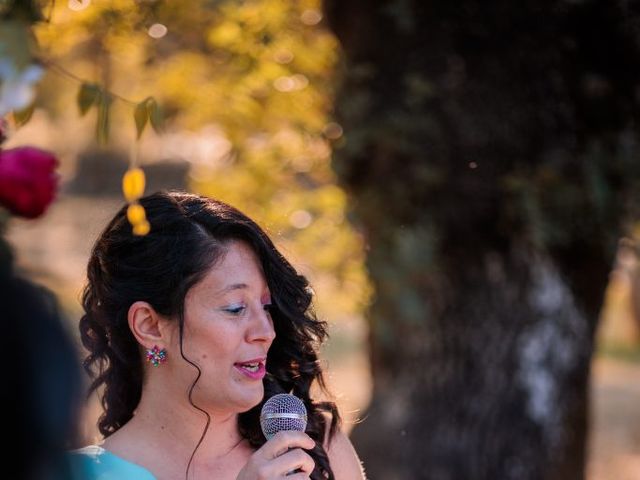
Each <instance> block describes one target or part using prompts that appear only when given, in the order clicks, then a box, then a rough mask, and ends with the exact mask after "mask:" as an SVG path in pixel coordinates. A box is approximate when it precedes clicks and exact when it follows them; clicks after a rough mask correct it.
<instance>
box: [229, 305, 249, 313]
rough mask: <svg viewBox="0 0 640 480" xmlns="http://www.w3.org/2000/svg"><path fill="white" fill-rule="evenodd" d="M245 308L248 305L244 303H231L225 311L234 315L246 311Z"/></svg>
mask: <svg viewBox="0 0 640 480" xmlns="http://www.w3.org/2000/svg"><path fill="white" fill-rule="evenodd" d="M245 308H246V307H245V306H244V305H231V306H230V307H227V308H225V309H224V311H225V312H228V313H230V314H232V315H239V314H241V313H242V312H244V310H245Z"/></svg>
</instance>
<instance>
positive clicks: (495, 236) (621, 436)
mask: <svg viewBox="0 0 640 480" xmlns="http://www.w3.org/2000/svg"><path fill="white" fill-rule="evenodd" d="M0 8H2V9H3V10H1V12H2V14H3V20H2V21H3V22H4V24H5V25H6V26H11V27H12V28H13V27H16V26H17V27H18V28H22V27H24V28H26V29H27V30H28V31H29V32H31V33H32V34H33V38H34V39H35V43H36V44H37V47H36V46H35V44H33V45H27V43H24V45H23V44H22V43H20V40H18V37H16V36H11V35H10V34H8V33H4V34H3V37H2V38H1V39H0V40H1V41H3V42H5V43H4V45H13V46H16V45H18V44H19V45H21V47H20V48H18V47H16V48H17V49H18V50H20V51H22V50H21V48H22V47H24V48H29V49H30V50H29V51H31V52H32V53H33V54H34V55H35V57H36V58H37V59H38V62H40V64H41V65H42V66H43V67H44V71H43V76H42V78H41V79H40V80H39V82H38V83H37V85H34V86H33V92H34V95H35V97H34V100H33V104H31V102H30V101H29V102H27V103H28V105H25V107H27V108H24V109H23V108H20V109H19V110H20V111H19V114H18V115H14V116H13V117H12V119H11V121H10V123H9V124H8V127H7V129H8V140H7V141H6V142H5V143H4V145H3V149H11V148H15V147H19V146H23V145H33V146H37V147H39V148H42V149H46V150H49V151H52V152H53V153H54V154H55V155H56V157H57V158H58V160H59V167H58V171H59V174H60V180H61V181H60V189H59V192H58V196H57V199H56V200H55V201H54V202H53V204H52V205H51V206H50V207H49V209H48V210H47V212H46V214H44V215H43V216H41V217H39V218H37V219H35V220H27V219H21V218H19V217H17V216H16V217H13V218H11V219H10V220H9V221H8V224H7V229H6V234H5V236H6V238H7V240H8V242H9V243H10V245H11V246H12V248H13V250H14V253H15V256H16V263H17V265H18V267H19V269H20V270H21V271H22V272H24V274H25V275H26V276H28V277H29V278H30V279H32V280H34V281H36V282H39V283H41V284H43V285H46V286H47V287H49V288H50V289H51V290H53V291H54V292H55V293H56V295H57V297H58V299H59V301H60V302H61V305H62V307H63V310H64V312H65V318H66V319H67V320H68V327H69V328H68V330H69V333H70V335H72V336H74V337H75V338H76V339H77V333H76V330H77V328H76V324H77V321H78V319H79V318H80V315H81V309H80V305H79V301H78V298H79V295H80V292H81V289H82V286H83V282H84V279H85V267H86V262H87V259H88V256H89V252H90V249H91V246H92V243H93V241H94V240H95V239H96V237H97V236H98V235H99V233H100V231H101V230H102V228H104V226H105V225H106V222H107V221H108V220H109V219H110V218H111V217H112V216H113V215H114V213H115V212H116V210H118V209H119V208H120V207H121V206H122V205H123V203H124V199H123V197H122V191H121V179H122V176H123V174H124V173H125V171H126V170H127V169H128V168H129V166H130V165H132V163H135V164H136V165H138V166H140V167H141V168H143V170H144V171H145V173H146V178H147V186H146V191H147V192H152V191H155V190H158V189H163V188H175V189H187V190H189V191H193V192H197V193H201V194H205V195H209V196H212V197H216V198H219V199H221V200H223V201H225V202H228V203H230V204H232V205H234V206H236V207H238V208H240V209H241V210H243V211H244V212H246V213H247V214H248V215H249V216H251V217H252V218H254V219H256V220H257V221H258V223H260V224H261V225H262V226H263V227H265V228H266V229H267V231H268V232H269V233H270V234H271V236H272V238H273V239H274V240H275V242H276V244H277V245H278V246H279V248H280V249H281V251H282V252H283V253H284V254H285V256H287V257H288V258H289V259H290V260H292V263H293V264H294V265H295V266H296V267H297V268H298V269H299V271H301V272H302V273H303V274H304V275H306V276H307V277H308V278H309V279H310V281H311V283H312V285H313V287H314V291H315V298H316V309H317V313H318V316H319V317H320V318H323V319H325V320H327V321H328V322H329V324H330V333H331V339H330V341H329V342H328V344H327V345H326V346H325V347H324V350H323V361H324V362H325V365H326V368H327V370H328V375H329V386H330V388H331V390H332V392H333V393H334V394H335V401H337V403H338V405H339V407H340V408H341V411H342V414H343V416H344V418H345V425H344V427H345V430H346V431H348V432H350V433H351V435H352V441H353V442H354V444H355V446H356V449H357V450H358V452H359V453H360V455H361V457H362V459H363V461H364V463H365V467H366V468H367V471H368V473H369V475H370V477H371V478H373V479H390V480H394V479H416V478H425V479H435V480H447V479H532V480H533V479H544V480H552V479H553V480H555V479H560V478H562V479H588V480H605V479H613V478H615V479H618V480H634V479H635V480H637V479H640V409H639V408H638V405H640V269H639V268H640V267H639V265H638V248H639V247H638V240H639V239H640V224H639V223H638V220H639V219H640V217H639V216H638V199H639V193H638V192H640V189H639V188H638V186H640V182H639V181H640V155H639V149H638V140H639V139H640V136H639V135H640V131H639V130H638V120H639V118H638V117H639V112H640V11H639V9H638V7H637V6H636V7H633V6H632V5H631V4H630V3H627V2H617V1H586V0H585V1H580V0H578V1H542V2H533V1H525V2H522V3H520V2H517V3H514V4H512V3H510V2H499V1H495V2H488V3H484V2H477V1H470V0H461V1H460V2H437V1H423V2H419V1H417V0H416V1H411V0H395V1H386V2H384V1H379V0H372V1H369V2H363V1H361V0H343V1H332V0H326V1H325V2H324V3H323V2H321V1H320V0H297V1H294V0H244V1H222V0H218V1H212V0H210V1H207V0H194V1H190V2H165V1H154V0H113V1H109V2H105V1H97V0H93V1H91V0H62V1H60V0H59V1H56V2H53V1H51V2H39V3H38V2H35V3H32V2H10V1H9V2H2V4H1V5H0ZM38 15H39V16H38ZM9 31H10V29H9V28H6V29H5V32H9ZM8 51H9V54H7V52H8ZM3 55H4V56H5V57H6V56H8V57H11V55H12V50H11V49H9V50H7V49H6V48H5V49H4V50H0V57H2V56H3ZM0 70H2V69H0ZM3 71H4V72H5V73H2V72H3ZM3 75H4V76H3ZM0 77H1V78H2V79H3V84H2V85H1V86H0V88H3V89H4V90H5V92H4V93H3V94H6V90H7V89H8V86H9V81H8V80H7V79H8V76H7V74H6V70H2V71H0ZM87 92H94V93H95V92H99V93H97V94H95V95H94V96H93V97H91V95H89V96H87ZM149 97H152V99H153V100H152V103H153V105H154V109H156V108H157V110H153V111H152V110H151V109H150V110H149V120H150V122H151V123H153V125H149V126H147V128H146V129H145V130H144V131H143V132H140V125H138V130H137V129H136V115H135V112H136V111H139V109H138V106H139V105H141V104H144V105H150V103H149V101H147V99H148V98H149ZM145 102H146V103H145ZM156 106H157V107H156ZM14 110H16V109H15V108H14ZM161 124H162V125H161ZM151 126H153V127H156V128H155V129H152V128H151ZM155 130H157V131H155ZM138 137H139V138H138ZM1 161H2V159H1V158H0V162H1ZM78 352H79V355H82V351H81V347H80V346H79V345H78ZM98 414H99V410H98V406H97V403H96V402H95V399H94V400H93V401H92V402H89V404H88V405H87V407H86V411H85V412H83V413H82V415H83V417H82V418H83V423H82V435H83V440H84V442H86V443H95V442H97V441H99V436H98V433H97V429H96V427H95V421H96V418H97V415H98Z"/></svg>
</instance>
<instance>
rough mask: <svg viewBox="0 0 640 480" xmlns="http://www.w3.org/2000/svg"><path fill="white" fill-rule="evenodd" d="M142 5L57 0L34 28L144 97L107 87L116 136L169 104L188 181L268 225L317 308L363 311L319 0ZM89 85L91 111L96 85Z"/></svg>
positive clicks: (137, 216)
mask: <svg viewBox="0 0 640 480" xmlns="http://www.w3.org/2000/svg"><path fill="white" fill-rule="evenodd" d="M151 5H152V3H150V2H138V3H135V2H133V3H132V2H130V0H114V1H113V2H92V4H91V6H90V7H88V8H87V9H85V10H82V11H81V12H73V13H69V11H68V9H67V8H66V7H65V6H64V5H58V4H56V6H55V9H54V10H55V11H54V15H53V19H54V22H53V23H52V24H50V25H43V26H42V27H39V28H40V35H39V37H40V40H41V43H42V44H43V45H44V46H45V47H46V48H47V49H48V50H49V51H51V52H52V55H53V56H54V57H55V58H59V59H64V65H65V66H66V67H68V68H70V69H72V70H73V71H74V72H76V73H77V74H78V75H79V76H81V77H83V78H87V79H91V80H94V82H95V83H96V84H98V83H99V84H101V85H103V86H104V87H105V88H107V89H108V90H109V91H111V92H114V93H115V94H118V95H122V96H124V97H126V98H128V99H131V100H134V101H136V102H138V101H139V100H141V101H139V103H135V104H133V105H123V103H122V102H119V101H118V100H117V98H116V100H114V102H113V108H112V109H111V110H112V112H111V113H112V114H113V122H112V123H113V126H114V128H113V133H112V135H113V137H114V139H113V142H112V143H113V144H117V143H118V141H119V140H120V141H121V140H122V139H121V138H119V137H116V135H119V134H120V132H119V131H118V128H117V127H119V126H120V125H123V126H125V127H127V126H128V127H129V129H130V130H128V131H127V135H131V134H133V135H132V136H133V137H134V138H138V139H139V141H140V143H141V144H142V145H144V144H145V143H147V142H148V143H149V144H153V142H156V141H159V140H158V137H157V136H145V135H143V133H144V132H145V131H146V129H147V128H148V126H149V124H150V125H151V127H153V128H154V129H156V130H159V129H160V128H161V126H162V123H163V122H162V120H163V115H162V111H161V108H160V107H159V105H162V106H164V107H166V109H165V111H166V112H169V113H170V116H167V120H166V121H167V122H170V124H169V125H167V127H168V128H167V129H168V130H170V132H171V136H174V135H175V136H176V138H181V141H183V142H184V141H187V140H185V139H189V140H188V141H187V143H188V144H189V145H190V146H189V148H188V150H189V151H188V152H187V151H184V152H181V154H183V155H184V156H185V158H186V159H187V160H189V161H190V162H191V165H192V170H191V176H190V185H191V187H192V188H193V189H195V190H196V191H198V192H199V193H205V194H209V195H211V196H213V197H217V198H220V199H222V200H225V201H228V202H229V203H231V204H233V205H235V206H238V207H239V208H241V209H242V210H245V211H246V213H248V214H249V215H251V216H253V217H255V218H256V219H257V220H258V221H259V222H260V223H261V224H262V225H264V226H265V227H267V228H268V229H269V231H270V233H271V234H272V235H273V236H274V238H275V240H276V242H277V243H278V245H279V246H280V247H281V248H283V249H284V250H285V252H286V255H287V256H288V257H290V258H292V259H293V260H294V261H295V262H296V265H297V266H299V267H300V266H301V268H302V269H303V272H304V273H305V274H306V275H309V276H310V277H311V280H312V281H313V282H314V286H315V287H317V288H316V290H317V291H318V292H319V294H318V297H319V298H318V301H319V304H318V308H319V311H320V312H321V314H323V315H326V316H327V317H328V318H336V317H339V316H343V315H353V314H358V313H359V309H361V308H362V306H363V304H365V303H366V302H367V299H368V295H369V287H368V284H367V281H366V274H365V272H364V268H363V253H362V245H361V239H360V238H359V237H358V236H357V235H356V234H355V233H354V231H353V230H352V228H351V227H350V225H349V224H348V222H346V221H345V220H344V218H345V209H346V196H345V194H344V192H342V191H341V190H340V189H339V188H337V187H335V185H334V181H335V179H334V176H333V172H332V171H331V168H330V163H329V155H330V147H329V144H328V142H327V137H328V135H327V136H325V134H326V133H325V130H326V131H327V132H330V131H334V130H335V129H333V130H332V129H327V128H326V126H327V125H328V124H330V122H331V118H330V117H329V112H330V107H331V101H332V99H331V95H332V91H331V80H332V70H333V69H334V68H335V65H336V60H337V45H336V42H335V39H334V38H333V36H332V35H331V34H329V33H328V32H327V31H325V30H324V29H323V27H322V26H321V25H320V24H318V22H319V18H318V15H320V14H319V13H318V12H320V10H321V8H320V3H319V0H301V1H299V2H291V1H288V0H248V1H243V2H231V1H217V2H208V1H203V0H195V1H193V2H189V3H188V5H187V4H185V3H182V2H153V6H152V7H151ZM108 10H109V11H112V13H113V11H116V12H119V13H118V14H117V15H114V14H112V13H111V14H109V15H107V11H108ZM151 10H152V12H151ZM305 12H306V13H305ZM309 12H312V13H313V12H315V13H313V14H312V13H309ZM151 13H152V15H151ZM150 22H153V23H161V24H163V25H166V27H167V28H168V32H167V34H166V35H165V36H163V37H162V38H157V39H156V38H151V37H150V36H149V35H148V28H149V26H150V25H151V24H152V23H150ZM71 67H73V68H71ZM105 71H106V72H107V74H105V75H103V76H101V75H100V74H101V73H104V72H105ZM85 94H86V95H87V99H86V100H84V102H85V104H86V105H87V106H86V108H85V113H86V112H87V111H88V110H90V109H92V108H94V107H95V106H96V105H97V99H98V97H99V96H100V95H99V94H96V95H93V92H91V91H90V89H89V91H87V92H85ZM150 96H152V97H150ZM143 99H144V100H143ZM132 117H133V118H132ZM132 120H133V121H132ZM134 129H135V130H134ZM185 129H188V130H189V132H188V133H187V132H185ZM207 129H210V130H212V131H215V132H218V133H217V134H218V135H220V136H221V142H219V143H224V144H226V145H230V147H226V150H225V153H221V152H220V151H218V150H216V149H215V148H213V147H211V146H210V145H211V144H212V142H211V141H210V139H208V138H207V135H208V134H203V135H200V136H196V135H195V133H194V132H202V131H205V130H207ZM207 131H208V130H207ZM134 132H135V133H134ZM129 138H130V137H129V136H128V137H127V140H126V141H130V140H129ZM185 150H186V149H185ZM164 153H165V152H163V154H164ZM194 156H198V158H194ZM153 160H154V159H153V158H144V161H145V162H146V161H150V162H151V161H153ZM133 175H134V177H131V178H129V177H127V180H126V182H123V183H127V185H129V183H131V185H129V186H128V187H127V192H128V193H125V197H126V198H127V199H128V201H129V203H130V207H129V210H128V214H129V221H130V222H131V224H132V225H133V226H134V232H140V233H142V232H143V231H144V228H145V227H144V222H145V221H146V220H144V219H143V217H142V216H141V210H140V209H139V208H137V206H136V205H137V204H136V203H135V200H131V199H134V198H135V197H136V195H137V194H139V193H140V188H139V186H138V187H136V186H135V184H136V177H135V175H137V174H133ZM136 188H137V190H136ZM127 195H129V196H128V197H127ZM136 225H139V226H138V227H136ZM308 252H313V255H309V253H308Z"/></svg>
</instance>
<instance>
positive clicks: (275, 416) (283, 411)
mask: <svg viewBox="0 0 640 480" xmlns="http://www.w3.org/2000/svg"><path fill="white" fill-rule="evenodd" d="M260 427H261V428H262V433H263V434H264V436H265V438H266V439H267V440H271V438H272V437H273V436H274V435H275V434H276V433H278V432H279V431H281V430H295V431H298V432H304V431H305V430H306V428H307V409H306V408H305V406H304V403H303V401H302V400H300V399H299V398H298V397H296V396H295V395H292V394H290V393H279V394H277V395H274V396H273V397H271V398H270V399H269V400H267V401H266V402H265V404H264V405H263V406H262V410H261V412H260Z"/></svg>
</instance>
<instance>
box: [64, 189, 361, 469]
mask: <svg viewBox="0 0 640 480" xmlns="http://www.w3.org/2000/svg"><path fill="white" fill-rule="evenodd" d="M141 204H142V205H143V206H144V208H145V210H146V214H147V218H148V220H149V222H150V223H151V232H150V233H149V234H148V235H146V236H143V237H140V236H134V235H133V234H132V232H131V227H130V225H129V223H128V221H127V218H126V209H125V208H123V209H122V210H120V212H118V214H116V216H115V218H114V219H113V220H112V221H111V222H110V223H109V225H108V226H107V228H106V229H105V231H104V232H103V233H102V235H101V236H100V238H99V239H98V241H97V242H96V244H95V246H94V249H93V252H92V255H91V259H90V261H89V265H88V285H87V286H86V288H85V291H84V294H83V306H84V309H85V315H84V316H83V317H82V319H81V321H80V332H81V338H82V342H83V344H84V346H85V347H86V348H87V349H88V350H89V355H88V356H87V358H86V360H85V367H86V368H87V370H88V371H90V372H93V373H94V375H95V380H94V381H93V383H92V385H91V390H96V389H104V390H103V397H102V406H103V408H104V413H103V415H102V417H101V418H100V420H99V428H100V432H101V433H102V434H103V435H104V436H105V441H104V443H103V445H102V446H100V447H97V446H92V447H87V448H85V449H81V450H79V451H77V452H76V453H75V454H74V455H73V456H72V458H73V460H74V464H75V466H76V467H77V468H78V469H80V470H83V471H84V473H82V474H81V475H82V478H89V479H90V478H98V477H99V478H100V479H105V480H106V479H111V478H113V479H116V478H117V479H119V480H143V479H144V480H147V479H148V480H152V479H156V480H178V479H187V478H189V479H216V480H225V479H237V480H254V479H276V478H283V477H285V476H287V478H291V479H302V478H311V479H320V478H330V479H334V478H335V479H337V480H342V479H344V480H350V479H362V478H363V474H362V470H361V467H360V463H359V461H358V459H357V456H356V454H355V452H354V450H353V447H352V446H351V444H350V442H349V440H348V439H347V438H346V436H344V435H343V434H342V433H340V431H339V429H338V425H339V415H338V411H337V409H336V407H335V405H334V404H333V403H330V402H314V401H312V399H311V398H310V388H311V386H312V383H313V382H314V381H317V382H318V383H319V385H320V386H321V387H323V388H324V385H323V380H322V372H321V369H320V366H319V363H318V357H317V352H316V348H317V346H318V345H319V343H321V342H322V340H323V339H324V338H325V336H326V331H325V324H324V323H323V322H320V321H318V320H317V319H316V318H315V317H314V315H313V314H312V312H311V310H310V306H311V294H310V293H309V290H308V288H307V282H306V280H305V279H304V277H302V276H300V275H298V274H297V273H296V271H295V270H294V269H293V267H292V266H291V265H290V264H289V263H288V262H287V261H286V260H285V259H284V258H283V257H282V255H281V254H280V253H279V252H278V251H277V250H276V249H275V247H274V246H273V244H272V242H271V240H270V239H269V238H268V237H267V235H266V234H265V233H264V232H263V231H262V230H261V229H260V228H259V227H258V226H257V225H256V224H255V223H254V222H253V221H252V220H251V219H249V218H248V217H246V216H245V215H244V214H242V213H241V212H239V211H238V210H236V209H234V208H233V207H230V206H228V205H226V204H224V203H222V202H218V201H215V200H211V199H208V198H204V197H199V196H196V195H191V194H186V193H177V192H171V193H157V194H154V195H150V196H148V197H146V198H143V199H142V200H141ZM145 359H146V360H147V361H145ZM282 392H290V393H293V394H294V395H296V396H298V397H299V398H301V399H302V400H303V401H304V403H305V405H306V407H307V411H308V426H307V431H306V433H302V432H280V433H279V434H277V435H276V436H275V437H273V438H272V439H271V440H269V441H268V442H267V441H266V440H265V438H264V437H263V435H262V433H261V430H260V425H259V412H260V409H261V405H262V404H263V402H264V401H265V400H266V399H268V398H269V397H271V396H273V395H274V394H276V393H282Z"/></svg>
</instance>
